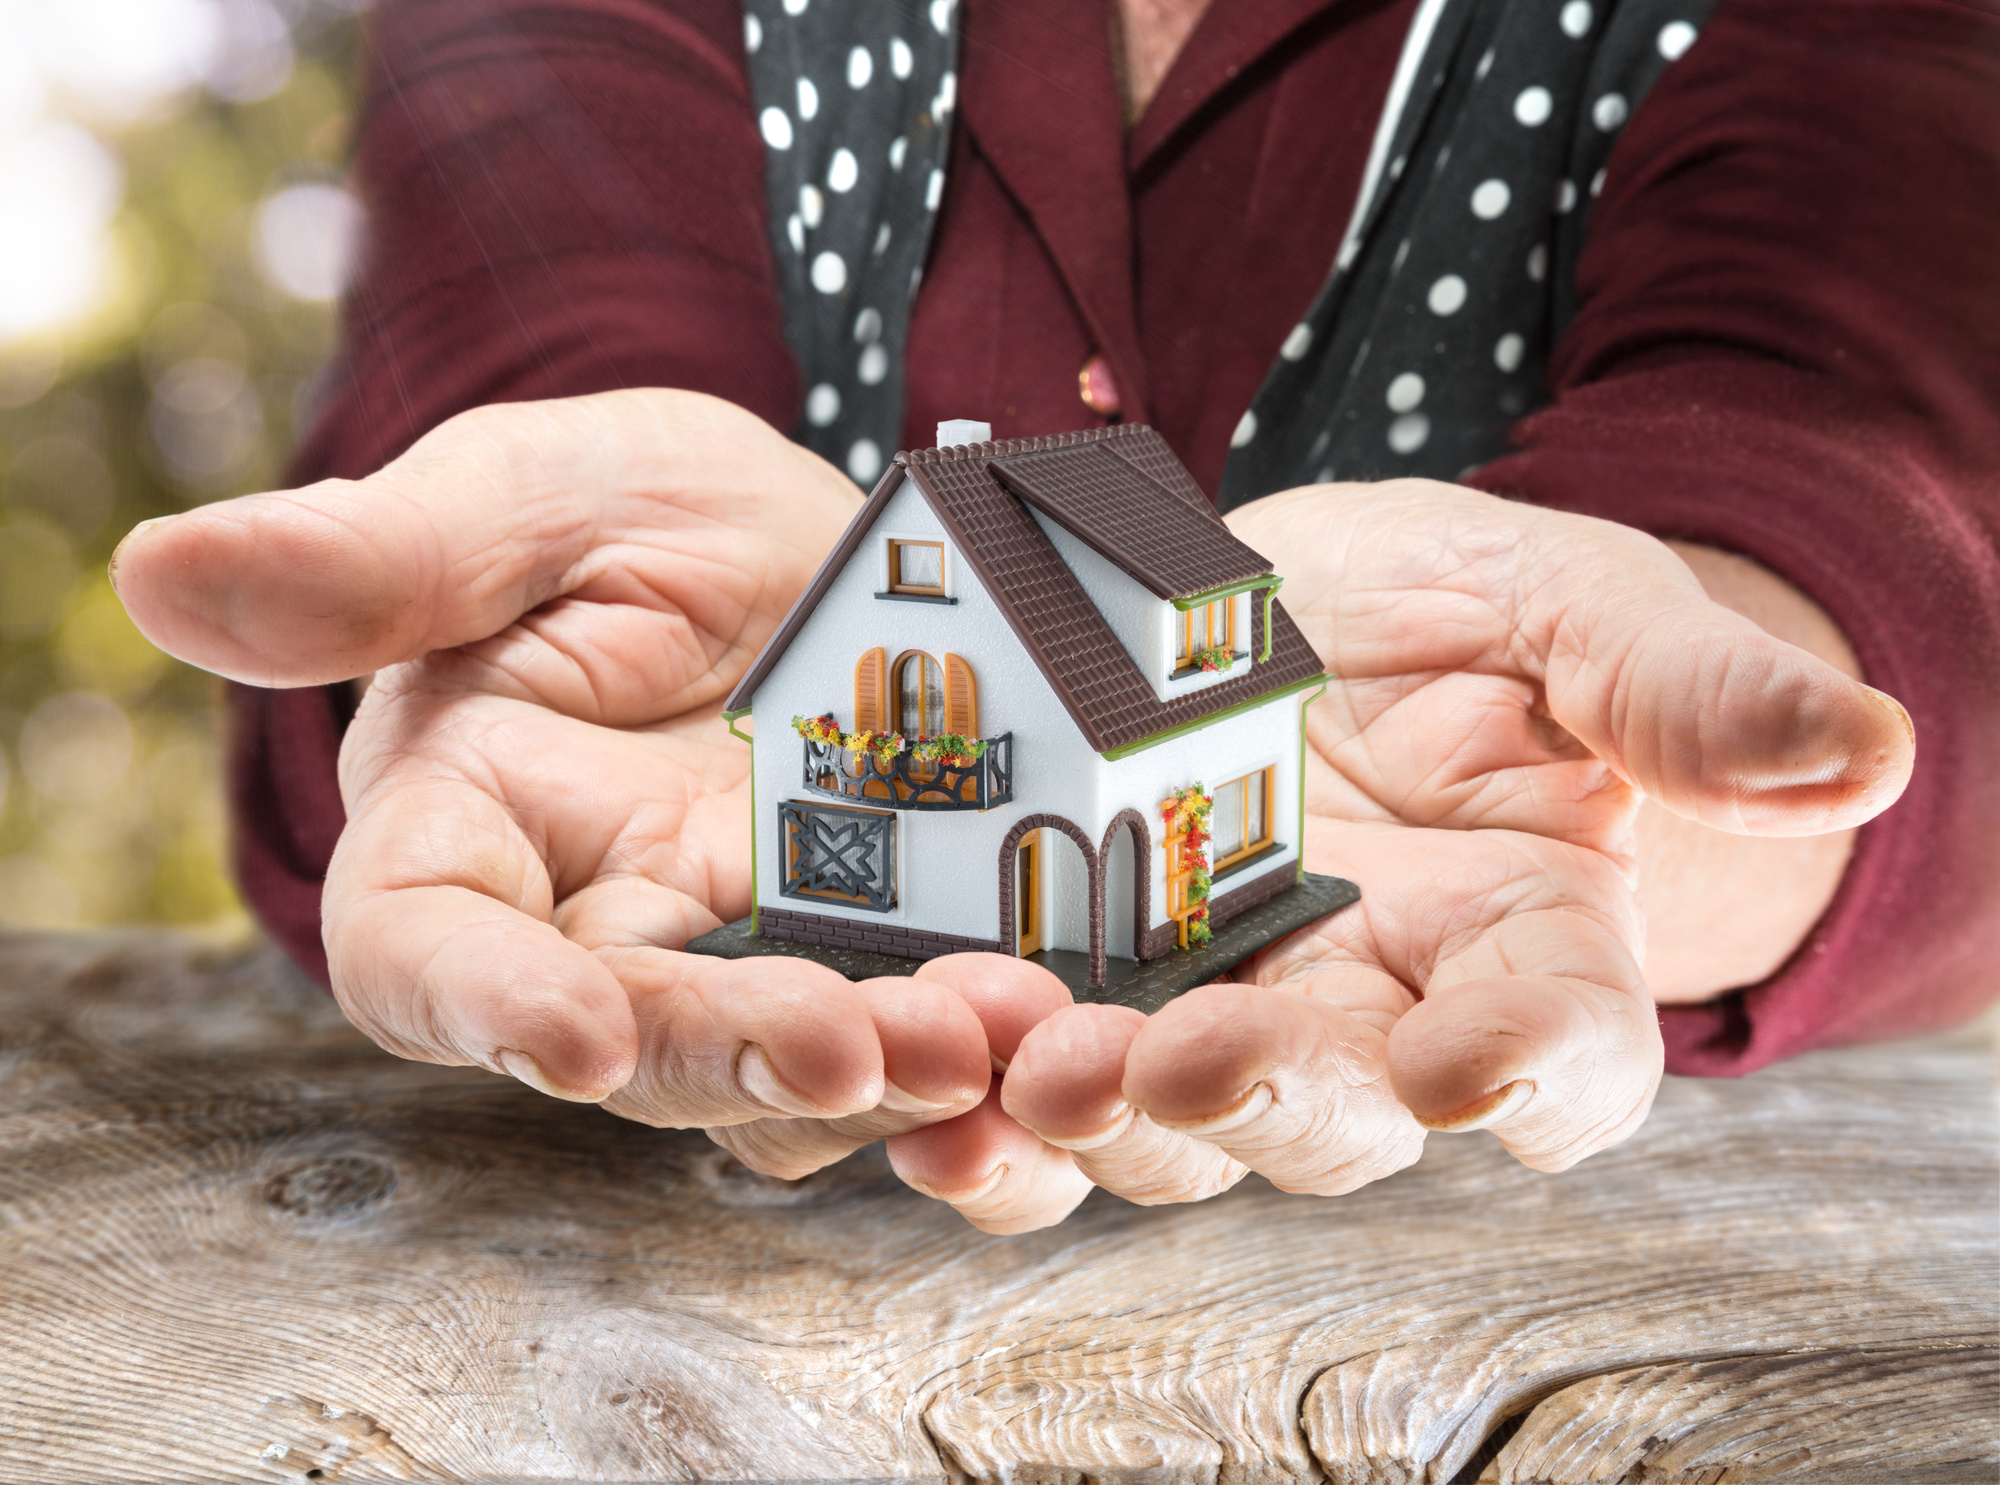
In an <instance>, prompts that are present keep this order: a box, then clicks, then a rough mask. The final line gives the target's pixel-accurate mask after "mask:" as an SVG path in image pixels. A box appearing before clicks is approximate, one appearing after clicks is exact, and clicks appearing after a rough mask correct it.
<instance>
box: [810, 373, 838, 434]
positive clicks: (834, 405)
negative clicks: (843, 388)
mask: <svg viewBox="0 0 2000 1485" xmlns="http://www.w3.org/2000/svg"><path fill="white" fill-rule="evenodd" d="M839 416H840V389H839V388H838V387H836V386H834V385H833V383H831V382H821V383H820V384H819V385H818V386H817V387H814V388H813V389H812V390H811V391H810V392H808V393H806V421H807V422H808V423H810V424H812V425H813V427H815V428H830V427H832V426H833V420H834V419H835V418H837V417H839Z"/></svg>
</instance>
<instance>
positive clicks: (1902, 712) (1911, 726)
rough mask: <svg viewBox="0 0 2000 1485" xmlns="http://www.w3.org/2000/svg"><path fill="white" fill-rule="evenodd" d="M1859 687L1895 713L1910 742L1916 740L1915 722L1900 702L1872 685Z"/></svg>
mask: <svg viewBox="0 0 2000 1485" xmlns="http://www.w3.org/2000/svg"><path fill="white" fill-rule="evenodd" d="M1861 689H1862V690H1864V691H1866V692H1867V693H1868V694H1869V695H1870V696H1872V697H1874V698H1875V699H1876V701H1878V702H1880V703H1881V704H1882V706H1883V707H1885V708H1886V709H1887V710H1889V711H1892V712H1894V713H1895V714H1896V720H1897V721H1898V722H1901V723H1902V724H1903V731H1904V732H1906V733H1908V734H1909V737H1910V741H1911V742H1915V741H1916V740H1917V724H1916V723H1915V722H1914V721H1912V720H1911V719H1910V713H1909V711H1908V709H1907V708H1905V707H1904V705H1903V703H1902V702H1900V701H1898V700H1896V698H1895V697H1893V696H1891V695H1890V694H1889V693H1888V692H1887V691H1877V690H1876V689H1875V688H1874V687H1873V686H1863V687H1862V688H1861Z"/></svg>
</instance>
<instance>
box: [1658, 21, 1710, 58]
mask: <svg viewBox="0 0 2000 1485" xmlns="http://www.w3.org/2000/svg"><path fill="white" fill-rule="evenodd" d="M1700 34H1701V33H1700V32H1699V31H1697V30H1695V28H1694V27H1693V26H1690V25H1689V24H1688V23H1687V22H1686V21H1668V22H1667V23H1666V25H1664V26H1662V27H1660V40H1659V43H1658V44H1659V48H1660V55H1661V56H1663V57H1665V58H1666V59H1667V60H1668V61H1669V62H1678V61H1679V60H1680V59H1681V57H1682V56H1683V55H1684V54H1685V53H1686V51H1687V49H1688V48H1689V47H1691V46H1693V45H1694V39H1695V37H1697V36H1699V35H1700Z"/></svg>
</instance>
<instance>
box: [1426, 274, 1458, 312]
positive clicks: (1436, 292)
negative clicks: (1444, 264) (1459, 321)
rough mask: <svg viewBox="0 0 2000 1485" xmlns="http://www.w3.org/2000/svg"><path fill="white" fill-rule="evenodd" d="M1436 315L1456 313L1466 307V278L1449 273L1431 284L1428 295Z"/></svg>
mask: <svg viewBox="0 0 2000 1485" xmlns="http://www.w3.org/2000/svg"><path fill="white" fill-rule="evenodd" d="M1424 302H1425V303H1426V304H1428V305H1430V307H1431V313H1432V314H1434V315H1455V314H1457V313H1458V312H1459V310H1461V309H1463V308H1464V307H1465V280H1464V279H1462V278H1460V277H1459V276H1458V275H1457V274H1455V273H1447V274H1446V275H1445V276H1444V277H1443V278H1441V279H1439V280H1438V281H1437V282H1436V283H1434V284H1432V285H1431V291H1430V294H1429V295H1428V296H1427V297H1426V299H1425V301H1424Z"/></svg>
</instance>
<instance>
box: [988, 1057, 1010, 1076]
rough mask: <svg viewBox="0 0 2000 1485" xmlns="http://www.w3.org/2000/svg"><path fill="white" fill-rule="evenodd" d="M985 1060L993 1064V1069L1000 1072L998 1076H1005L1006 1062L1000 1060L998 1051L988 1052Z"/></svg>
mask: <svg viewBox="0 0 2000 1485" xmlns="http://www.w3.org/2000/svg"><path fill="white" fill-rule="evenodd" d="M986 1060H987V1061H988V1062H990V1063H992V1064H993V1071H995V1072H997V1073H998V1074H1000V1076H1001V1077H1003V1078H1004V1077H1006V1076H1007V1064H1006V1063H1004V1062H1002V1061H1001V1060H1000V1054H999V1053H998V1052H988V1053H987V1054H986Z"/></svg>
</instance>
